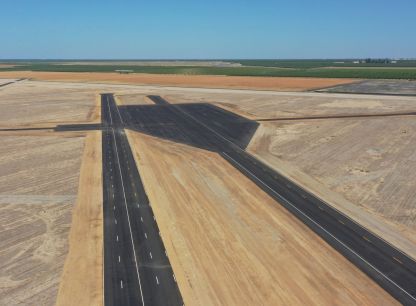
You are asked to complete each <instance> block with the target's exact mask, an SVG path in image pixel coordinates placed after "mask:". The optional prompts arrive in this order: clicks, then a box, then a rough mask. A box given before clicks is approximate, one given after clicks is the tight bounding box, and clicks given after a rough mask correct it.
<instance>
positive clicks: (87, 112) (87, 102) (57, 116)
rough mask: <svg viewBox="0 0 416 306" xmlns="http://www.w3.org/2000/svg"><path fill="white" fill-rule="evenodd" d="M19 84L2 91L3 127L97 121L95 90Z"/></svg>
mask: <svg viewBox="0 0 416 306" xmlns="http://www.w3.org/2000/svg"><path fill="white" fill-rule="evenodd" d="M57 85H59V84H48V83H39V82H38V83H35V82H19V83H17V84H13V85H10V86H7V87H4V88H3V89H2V90H0V107H1V110H2V111H1V112H0V125H1V126H12V125H25V124H32V123H36V124H41V123H43V124H45V123H62V122H85V121H93V120H94V119H95V118H93V112H94V110H93V108H92V107H93V106H94V102H95V95H96V93H95V92H94V90H93V89H82V88H70V87H69V88H68V87H65V86H62V85H61V86H57Z"/></svg>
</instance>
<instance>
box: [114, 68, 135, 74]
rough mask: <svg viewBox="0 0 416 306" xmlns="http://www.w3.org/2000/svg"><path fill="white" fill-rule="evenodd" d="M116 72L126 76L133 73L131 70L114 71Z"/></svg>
mask: <svg viewBox="0 0 416 306" xmlns="http://www.w3.org/2000/svg"><path fill="white" fill-rule="evenodd" d="M116 72H118V73H120V74H128V73H132V72H134V71H133V70H121V69H119V70H116Z"/></svg>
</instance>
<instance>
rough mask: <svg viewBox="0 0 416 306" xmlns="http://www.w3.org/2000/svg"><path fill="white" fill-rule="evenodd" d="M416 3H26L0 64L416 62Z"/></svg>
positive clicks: (18, 4)
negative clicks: (18, 60) (93, 61)
mask: <svg viewBox="0 0 416 306" xmlns="http://www.w3.org/2000/svg"><path fill="white" fill-rule="evenodd" d="M415 13H416V1H415V0H395V1H388V0H319V1H318V0H291V1H289V0H287V1H282V0H274V1H273V0H270V1H268V0H263V1H250V0H229V1H224V0H223V1H219V0H210V1H199V0H184V1H181V0H177V1H167V0H152V1H150V0H148V1H140V0H123V1H120V0H118V1H116V0H70V1H69V0H67V1H64V0H18V1H3V2H2V4H1V8H0V37H1V42H0V58H3V59H7V58H14V59H16V58H40V59H46V58H51V59H53V58H54V59H57V58H62V59H64V58H66V59H67V58H68V59H69V58H73V59H77V58H90V59H105V58H107V59H116V58H120V59H133V58H134V59H172V58H176V59H180V58H192V59H211V58H229V59H231V58H357V57H413V58H414V57H416V39H415V30H416V17H415Z"/></svg>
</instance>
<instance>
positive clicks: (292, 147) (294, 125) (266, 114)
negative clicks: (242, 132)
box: [121, 91, 416, 258]
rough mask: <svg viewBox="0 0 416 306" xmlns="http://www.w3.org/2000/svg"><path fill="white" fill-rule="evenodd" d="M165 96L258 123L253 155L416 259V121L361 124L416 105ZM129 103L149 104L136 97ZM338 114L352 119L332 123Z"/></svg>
mask: <svg viewBox="0 0 416 306" xmlns="http://www.w3.org/2000/svg"><path fill="white" fill-rule="evenodd" d="M162 94H164V97H165V98H166V99H167V100H168V101H170V102H173V103H190V102H209V103H214V104H217V105H219V106H221V107H223V108H225V109H228V110H230V111H233V112H236V113H239V114H240V115H242V116H245V117H248V118H251V119H253V120H260V121H259V122H261V125H260V128H259V129H258V130H257V132H256V134H255V136H254V138H253V139H252V142H251V144H250V146H249V148H248V150H249V151H250V152H251V153H253V154H255V155H256V156H257V157H259V158H261V159H263V161H265V162H267V163H268V164H270V165H271V166H272V167H274V168H275V169H277V170H279V171H282V172H284V173H285V174H287V175H288V176H290V177H291V178H292V179H294V180H296V181H298V182H299V183H301V184H302V185H303V186H305V187H306V188H308V189H309V190H311V191H312V192H314V193H316V194H318V195H319V196H321V197H322V198H324V199H325V200H326V201H328V202H331V204H334V206H336V207H337V208H338V209H341V210H342V211H343V212H345V213H346V214H347V215H350V216H351V217H353V218H354V219H356V220H357V221H359V222H360V223H362V224H363V225H365V226H367V227H369V228H370V229H371V230H373V231H374V232H376V233H377V234H379V235H381V236H382V237H383V238H385V239H387V240H388V241H389V242H391V243H393V244H395V245H396V246H398V247H400V248H401V249H403V250H405V251H406V252H407V253H409V255H411V256H413V257H415V258H416V246H415V245H416V238H415V237H416V235H415V233H416V224H415V219H416V217H415V216H416V194H415V190H414V188H413V182H414V180H415V178H416V177H415V175H414V173H416V167H414V166H413V164H414V163H412V161H414V160H415V155H414V154H415V153H414V148H415V146H416V138H415V124H414V123H413V122H414V120H415V116H385V117H383V116H380V117H363V118H359V117H358V118H357V117H355V115H383V114H394V113H407V112H416V98H413V97H390V96H371V95H340V94H321V93H276V94H272V93H259V92H256V93H253V92H247V93H245V92H235V93H234V92H230V91H229V92H209V93H207V92H186V93H181V92H175V91H164V92H163V91H162ZM121 99H123V97H121ZM127 102H129V103H135V104H143V103H148V100H146V99H145V98H143V97H142V95H140V96H138V98H137V99H136V100H135V99H134V97H133V96H132V95H130V96H129V97H128V100H127V101H126V102H125V103H127ZM340 115H341V116H347V117H350V118H331V117H336V116H340ZM313 117H329V118H327V119H320V120H317V119H313ZM310 118H312V119H310ZM288 119H291V120H288ZM261 120H266V121H261ZM267 120H272V121H267Z"/></svg>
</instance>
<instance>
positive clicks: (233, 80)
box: [0, 71, 357, 91]
mask: <svg viewBox="0 0 416 306" xmlns="http://www.w3.org/2000/svg"><path fill="white" fill-rule="evenodd" d="M0 78H31V79H35V80H47V81H72V82H101V83H103V82H104V83H105V82H107V83H121V84H137V85H139V84H141V85H162V86H182V87H207V88H250V89H267V90H277V91H305V90H311V89H318V88H323V87H331V86H335V85H340V84H347V83H351V82H356V81H357V80H356V79H355V80H352V79H329V78H323V79H319V78H279V77H276V78H275V77H236V76H205V75H167V74H164V75H157V74H138V73H135V74H119V73H75V72H32V71H9V72H0Z"/></svg>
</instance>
